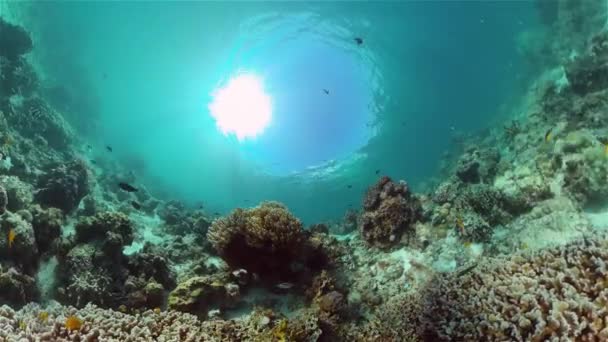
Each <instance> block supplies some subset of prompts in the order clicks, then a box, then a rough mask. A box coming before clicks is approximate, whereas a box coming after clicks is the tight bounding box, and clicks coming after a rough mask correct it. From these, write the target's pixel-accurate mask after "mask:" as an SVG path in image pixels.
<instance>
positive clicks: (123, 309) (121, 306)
mask: <svg viewBox="0 0 608 342" xmlns="http://www.w3.org/2000/svg"><path fill="white" fill-rule="evenodd" d="M118 311H120V312H122V313H125V312H127V306H126V305H124V304H120V305H119V306H118Z"/></svg>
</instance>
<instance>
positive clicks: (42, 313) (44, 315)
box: [38, 311, 49, 323]
mask: <svg viewBox="0 0 608 342" xmlns="http://www.w3.org/2000/svg"><path fill="white" fill-rule="evenodd" d="M38 319H39V320H40V321H41V322H42V323H45V322H46V321H47V320H48V319H49V313H48V311H40V312H39V313H38Z"/></svg>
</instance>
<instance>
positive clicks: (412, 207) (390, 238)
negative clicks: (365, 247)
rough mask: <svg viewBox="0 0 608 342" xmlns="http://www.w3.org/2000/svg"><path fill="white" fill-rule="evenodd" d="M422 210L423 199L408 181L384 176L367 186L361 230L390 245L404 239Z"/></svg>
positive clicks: (379, 243)
mask: <svg viewBox="0 0 608 342" xmlns="http://www.w3.org/2000/svg"><path fill="white" fill-rule="evenodd" d="M420 214H421V207H420V203H419V201H418V199H417V198H415V197H414V196H413V195H412V194H411V193H410V191H409V188H408V186H407V184H406V183H405V182H400V183H394V182H393V181H392V180H391V179H390V178H389V177H382V178H381V179H380V180H379V181H378V182H377V183H376V184H375V185H373V186H372V187H370V188H369V189H368V190H367V193H366V195H365V199H364V202H363V214H362V215H361V218H360V221H359V232H360V233H361V236H362V237H363V239H364V240H365V241H367V242H368V243H369V244H371V245H374V246H377V247H380V248H388V247H390V246H393V245H395V244H397V243H398V242H399V241H400V238H401V236H402V235H403V234H404V233H405V232H407V231H408V230H410V228H411V227H412V225H413V224H414V223H415V222H416V220H417V219H418V218H419V217H420Z"/></svg>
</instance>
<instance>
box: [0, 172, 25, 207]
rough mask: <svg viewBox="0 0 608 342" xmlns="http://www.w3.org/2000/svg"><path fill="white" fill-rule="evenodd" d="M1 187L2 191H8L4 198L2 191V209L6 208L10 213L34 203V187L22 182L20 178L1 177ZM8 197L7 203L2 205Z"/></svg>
mask: <svg viewBox="0 0 608 342" xmlns="http://www.w3.org/2000/svg"><path fill="white" fill-rule="evenodd" d="M0 186H1V187H2V189H6V190H5V195H4V196H3V195H2V191H0V207H6V208H8V210H10V211H18V210H21V209H24V208H26V207H28V206H29V205H30V204H31V203H32V201H33V195H32V193H33V188H32V186H31V185H30V184H28V183H25V182H23V181H21V180H20V179H19V178H18V177H15V176H0ZM6 196H8V198H7V202H5V205H2V202H3V200H4V199H5V198H6ZM2 197H5V198H2Z"/></svg>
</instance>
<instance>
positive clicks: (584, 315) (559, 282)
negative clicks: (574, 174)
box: [423, 238, 608, 341]
mask: <svg viewBox="0 0 608 342" xmlns="http://www.w3.org/2000/svg"><path fill="white" fill-rule="evenodd" d="M607 246H608V242H607V240H606V239H605V238H586V239H582V240H579V241H576V242H574V243H570V244H568V245H565V246H559V247H554V248H550V249H546V250H541V251H538V252H533V253H524V254H518V255H513V256H510V257H507V258H505V259H488V260H486V261H484V262H482V263H480V264H478V265H476V266H474V267H472V268H471V267H468V268H464V269H462V270H460V271H458V272H455V273H451V274H447V275H441V276H439V277H438V278H437V279H436V280H435V281H433V285H432V286H431V287H430V288H429V290H428V293H425V295H424V299H423V301H424V306H425V308H424V313H425V319H424V320H425V324H426V325H427V329H428V330H430V331H432V332H433V333H435V334H436V336H437V337H438V338H441V339H442V340H451V341H453V340H480V339H484V340H510V341H541V340H554V339H555V340H557V339H560V340H573V339H584V340H596V339H599V340H601V339H604V338H608V337H607V336H608V326H607V325H606V317H605V315H606V314H605V310H604V309H603V308H604V307H605V305H606V301H607V300H608V298H607V295H608V293H606V291H607V290H606V287H605V285H604V283H605V281H606V277H607V276H608V274H607V273H606V268H605V260H606V259H607V258H608V255H607V254H606V247H607Z"/></svg>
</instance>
